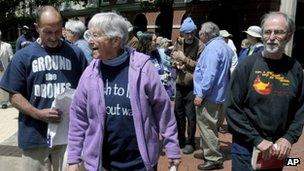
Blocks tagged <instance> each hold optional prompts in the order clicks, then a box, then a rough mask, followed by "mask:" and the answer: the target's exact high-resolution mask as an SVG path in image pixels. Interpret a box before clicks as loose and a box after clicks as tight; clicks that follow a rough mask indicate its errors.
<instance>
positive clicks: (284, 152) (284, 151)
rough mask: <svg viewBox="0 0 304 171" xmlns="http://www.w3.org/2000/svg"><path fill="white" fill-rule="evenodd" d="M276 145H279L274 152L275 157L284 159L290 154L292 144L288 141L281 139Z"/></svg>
mask: <svg viewBox="0 0 304 171" xmlns="http://www.w3.org/2000/svg"><path fill="white" fill-rule="evenodd" d="M275 143H276V144H277V148H276V150H275V151H274V156H276V157H277V158H278V159H283V158H285V157H287V156H288V155H289V154H290V151H291V143H290V142H289V141H288V140H287V139H285V138H280V139H278V140H277V141H276V142H275Z"/></svg>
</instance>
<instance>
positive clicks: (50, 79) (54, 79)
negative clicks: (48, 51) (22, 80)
mask: <svg viewBox="0 0 304 171" xmlns="http://www.w3.org/2000/svg"><path fill="white" fill-rule="evenodd" d="M64 70H65V71H71V70H72V63H71V61H70V60H69V59H67V58H65V57H63V56H60V55H51V56H50V55H46V56H41V57H38V58H37V59H35V60H33V61H32V72H33V73H38V72H44V73H45V75H44V80H45V82H43V83H39V84H34V85H33V88H34V89H33V90H34V96H35V97H42V98H50V99H51V98H55V97H56V96H57V95H58V94H61V93H63V92H64V91H65V89H68V88H70V87H71V83H70V82H60V81H59V80H58V78H59V77H60V76H58V74H59V73H56V72H54V71H64Z"/></svg>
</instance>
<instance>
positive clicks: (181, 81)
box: [0, 6, 304, 171]
mask: <svg viewBox="0 0 304 171" xmlns="http://www.w3.org/2000/svg"><path fill="white" fill-rule="evenodd" d="M35 26H36V31H37V32H38V35H39V37H38V38H37V39H34V38H33V37H32V36H31V34H30V33H29V31H28V30H29V28H28V26H24V27H23V28H22V33H23V34H22V36H20V38H18V40H17V44H16V53H15V54H13V50H12V47H11V45H10V44H8V43H5V42H3V41H1V32H0V43H1V44H0V74H1V75H0V79H1V81H0V87H1V89H0V91H1V92H0V94H1V97H0V98H1V99H0V100H1V105H2V108H5V107H7V105H9V104H10V103H11V105H12V106H13V107H15V108H17V109H18V110H19V118H18V146H19V148H21V149H22V168H23V169H24V170H26V171H29V170H37V171H38V170H69V171H79V170H83V169H84V170H90V171H96V170H98V171H101V170H105V171H116V170H136V171H144V170H148V171H152V170H157V167H158V159H159V155H160V153H161V151H162V150H163V149H162V148H164V150H165V152H166V156H167V158H168V165H169V167H170V169H172V168H178V166H179V164H180V163H181V162H183V161H182V158H181V156H182V155H181V153H183V154H184V155H192V154H193V153H194V151H195V150H197V149H195V148H196V144H195V143H196V142H195V132H196V131H197V130H196V128H199V133H200V134H199V135H200V141H199V142H200V144H199V148H200V149H201V150H202V153H195V154H193V156H194V157H196V158H199V159H201V160H202V164H199V165H198V166H197V168H198V169H199V170H215V169H221V168H223V162H224V158H223V154H222V152H221V150H220V143H219V136H218V132H219V130H221V129H223V123H224V120H225V119H227V124H228V131H229V132H230V133H231V134H232V137H233V138H232V146H231V158H232V170H233V171H240V170H252V164H251V159H252V153H253V148H254V147H255V148H257V149H258V150H260V151H261V153H262V156H263V158H264V159H269V158H270V157H273V156H274V157H275V158H277V159H284V158H286V157H288V155H289V153H290V150H291V147H292V144H294V143H295V142H297V140H298V138H299V137H300V135H301V133H302V129H303V123H304V114H303V112H304V111H303V110H304V80H303V69H302V67H301V65H300V64H299V63H298V62H297V61H296V60H294V59H293V58H291V57H289V56H287V55H285V54H284V48H285V46H286V44H287V43H288V42H289V40H290V39H291V37H292V36H293V33H294V31H295V24H294V22H293V20H292V19H290V18H289V17H288V16H287V15H286V14H284V13H281V12H270V13H268V14H266V15H264V16H263V18H262V22H261V25H260V26H257V25H254V26H250V27H249V28H248V29H247V30H246V31H244V33H246V35H247V37H246V39H244V40H243V41H242V45H241V48H240V51H239V53H237V48H236V47H235V45H234V43H233V41H232V38H233V37H232V35H231V34H230V33H229V32H228V31H227V30H220V28H219V27H218V25H217V24H216V23H214V22H211V21H208V22H204V23H202V25H201V27H200V30H198V29H197V28H198V27H197V25H196V24H195V23H194V21H193V20H192V18H191V17H187V18H185V19H184V20H183V22H182V24H181V27H180V35H179V37H178V38H177V40H176V41H174V40H173V41H172V40H169V39H167V38H164V37H161V36H159V35H157V33H154V32H151V31H146V32H141V31H139V32H136V33H135V32H134V29H133V26H132V24H131V23H130V22H129V21H128V20H127V19H126V18H124V17H123V16H121V15H119V14H117V13H115V12H101V13H98V14H95V15H94V16H93V17H92V18H91V19H90V21H89V23H88V26H87V27H86V26H85V24H84V23H83V22H82V21H80V20H74V19H70V20H68V21H67V22H66V23H65V25H64V27H62V26H63V21H62V17H61V15H60V12H59V11H58V10H57V9H56V8H54V7H52V6H42V7H41V8H39V9H38V11H37V17H36V23H35ZM67 89H75V94H74V97H73V99H72V103H71V106H70V112H69V130H68V136H67V137H66V139H67V143H66V144H63V145H54V146H52V147H49V145H48V137H47V127H48V124H49V123H60V122H61V120H62V119H61V118H62V116H61V113H62V111H60V110H58V109H54V108H51V106H52V102H53V101H54V99H55V98H56V96H57V95H58V94H60V93H62V92H64V91H65V90H67ZM2 94H4V95H2ZM2 96H3V97H2ZM66 156H67V158H66ZM278 169H282V168H278Z"/></svg>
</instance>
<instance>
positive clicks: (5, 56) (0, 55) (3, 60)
mask: <svg viewBox="0 0 304 171" xmlns="http://www.w3.org/2000/svg"><path fill="white" fill-rule="evenodd" d="M1 35H2V32H1V30H0V80H1V78H2V75H3V73H4V71H5V69H6V68H7V66H8V64H9V61H10V60H11V58H12V57H13V49H12V46H11V45H10V44H9V43H6V42H3V41H2V40H1ZM8 98H9V96H8V93H7V92H5V91H3V90H2V89H0V106H1V107H2V108H7V105H8V101H9V99H8Z"/></svg>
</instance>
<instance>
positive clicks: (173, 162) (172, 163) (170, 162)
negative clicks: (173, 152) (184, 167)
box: [168, 159, 181, 169]
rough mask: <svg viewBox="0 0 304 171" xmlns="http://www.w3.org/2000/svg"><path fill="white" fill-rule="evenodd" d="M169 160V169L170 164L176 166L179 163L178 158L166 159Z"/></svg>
mask: <svg viewBox="0 0 304 171" xmlns="http://www.w3.org/2000/svg"><path fill="white" fill-rule="evenodd" d="M168 162H169V169H170V167H171V166H176V168H178V166H179V164H180V163H181V160H180V159H168Z"/></svg>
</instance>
